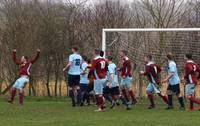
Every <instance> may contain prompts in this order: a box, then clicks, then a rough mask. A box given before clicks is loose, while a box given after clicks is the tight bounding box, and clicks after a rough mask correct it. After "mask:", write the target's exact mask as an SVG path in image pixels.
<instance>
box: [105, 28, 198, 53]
mask: <svg viewBox="0 0 200 126" xmlns="http://www.w3.org/2000/svg"><path fill="white" fill-rule="evenodd" d="M172 31H174V32H191V31H197V32H200V28H104V29H102V51H104V52H105V55H104V56H106V33H107V32H172Z"/></svg>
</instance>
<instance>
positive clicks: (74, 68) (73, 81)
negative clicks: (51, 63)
mask: <svg viewBox="0 0 200 126" xmlns="http://www.w3.org/2000/svg"><path fill="white" fill-rule="evenodd" d="M71 50H72V52H73V54H71V55H70V56H69V62H68V64H67V65H66V67H65V68H63V71H64V72H65V71H67V70H68V69H69V70H68V85H69V96H70V97H71V100H72V106H73V107H75V106H76V104H77V105H81V90H80V87H79V82H80V75H81V64H82V57H81V55H80V54H78V48H77V47H72V49H71Z"/></svg>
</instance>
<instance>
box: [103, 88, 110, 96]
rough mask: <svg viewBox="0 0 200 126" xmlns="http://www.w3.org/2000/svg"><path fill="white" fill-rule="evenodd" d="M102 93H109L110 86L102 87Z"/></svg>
mask: <svg viewBox="0 0 200 126" xmlns="http://www.w3.org/2000/svg"><path fill="white" fill-rule="evenodd" d="M103 94H104V95H105V94H110V88H109V87H108V86H106V87H104V88H103Z"/></svg>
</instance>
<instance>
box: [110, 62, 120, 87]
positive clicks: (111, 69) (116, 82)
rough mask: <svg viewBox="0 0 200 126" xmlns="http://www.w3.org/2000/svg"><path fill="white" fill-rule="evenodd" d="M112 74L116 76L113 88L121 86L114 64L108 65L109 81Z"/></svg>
mask: <svg viewBox="0 0 200 126" xmlns="http://www.w3.org/2000/svg"><path fill="white" fill-rule="evenodd" d="M111 74H114V80H113V81H112V87H116V86H119V83H118V76H117V67H116V65H115V64H114V63H111V64H109V65H108V80H109V81H110V76H111Z"/></svg>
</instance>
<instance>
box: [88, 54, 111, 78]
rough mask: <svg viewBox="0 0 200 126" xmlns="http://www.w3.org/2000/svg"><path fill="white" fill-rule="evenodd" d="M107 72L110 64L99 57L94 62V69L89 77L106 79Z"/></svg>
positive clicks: (92, 68)
mask: <svg viewBox="0 0 200 126" xmlns="http://www.w3.org/2000/svg"><path fill="white" fill-rule="evenodd" d="M107 71H108V63H107V61H106V59H105V58H102V57H100V56H98V57H96V58H94V60H93V61H92V67H91V69H90V74H89V75H93V76H94V79H104V78H106V76H107Z"/></svg>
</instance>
